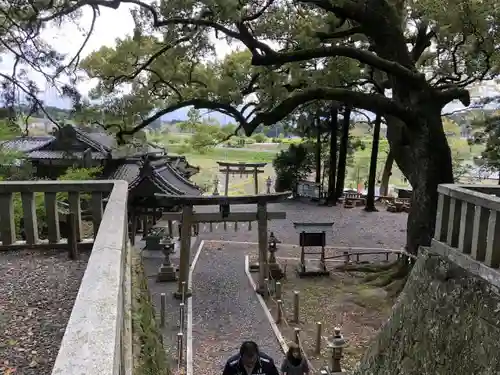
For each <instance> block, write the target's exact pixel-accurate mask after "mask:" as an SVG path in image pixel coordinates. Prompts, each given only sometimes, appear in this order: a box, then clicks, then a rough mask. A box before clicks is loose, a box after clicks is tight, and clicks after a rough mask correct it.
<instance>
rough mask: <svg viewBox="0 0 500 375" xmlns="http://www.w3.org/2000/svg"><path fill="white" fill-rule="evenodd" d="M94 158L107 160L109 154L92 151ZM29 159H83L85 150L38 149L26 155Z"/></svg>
mask: <svg viewBox="0 0 500 375" xmlns="http://www.w3.org/2000/svg"><path fill="white" fill-rule="evenodd" d="M91 155H92V159H93V160H106V159H107V156H106V155H105V154H103V153H101V152H91ZM26 157H27V158H28V159H46V160H55V159H83V152H81V151H75V152H67V151H52V150H36V151H32V152H30V153H28V155H26Z"/></svg>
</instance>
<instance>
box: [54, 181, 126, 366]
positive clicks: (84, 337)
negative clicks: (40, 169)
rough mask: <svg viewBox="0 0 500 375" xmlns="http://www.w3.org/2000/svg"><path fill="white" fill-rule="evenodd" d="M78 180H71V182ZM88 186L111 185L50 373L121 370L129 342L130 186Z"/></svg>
mask: <svg viewBox="0 0 500 375" xmlns="http://www.w3.org/2000/svg"><path fill="white" fill-rule="evenodd" d="M61 182H63V184H64V181H58V184H59V183H61ZM80 183H83V182H75V181H72V185H77V184H80ZM86 183H87V181H85V183H84V184H86ZM91 185H92V186H91V187H89V189H88V191H95V189H96V188H97V189H99V188H101V187H104V186H110V185H111V186H112V190H111V194H110V196H109V199H108V202H107V205H106V209H105V211H104V214H103V217H102V221H101V225H100V227H99V230H98V232H97V236H96V238H95V240H94V245H93V248H92V253H91V255H90V258H89V261H88V264H87V269H86V271H85V274H84V275H83V278H82V282H81V284H80V289H79V291H78V295H77V297H76V300H75V303H74V305H73V310H72V312H71V316H70V318H69V321H68V324H67V326H66V331H65V333H64V337H63V339H62V343H61V347H60V349H59V353H58V355H57V358H56V362H55V364H54V367H53V370H52V375H69V374H71V375H119V374H121V373H122V369H121V368H122V366H123V364H122V363H123V360H124V358H123V354H122V352H123V350H124V346H126V345H128V344H127V343H124V344H123V343H122V340H123V339H122V334H123V330H124V327H123V322H124V319H125V316H126V315H127V314H129V312H125V311H124V286H125V287H127V286H126V285H124V279H125V264H126V256H127V246H128V219H127V197H128V185H127V183H126V182H125V181H98V182H97V181H92V183H91ZM67 186H71V184H67ZM67 186H66V187H67ZM58 188H59V191H60V190H64V187H61V186H59V187H58ZM80 191H81V190H80Z"/></svg>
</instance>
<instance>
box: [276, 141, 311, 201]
mask: <svg viewBox="0 0 500 375" xmlns="http://www.w3.org/2000/svg"><path fill="white" fill-rule="evenodd" d="M273 167H274V170H275V171H276V182H275V186H274V188H275V190H276V191H278V192H280V191H287V190H291V191H293V192H295V190H296V187H297V182H298V181H299V180H303V179H306V178H307V177H308V176H309V175H310V174H311V173H312V171H313V169H314V154H313V152H312V149H311V146H310V145H308V144H299V145H294V144H292V145H290V147H289V148H288V149H287V150H284V151H280V153H279V154H277V155H276V157H275V158H274V160H273Z"/></svg>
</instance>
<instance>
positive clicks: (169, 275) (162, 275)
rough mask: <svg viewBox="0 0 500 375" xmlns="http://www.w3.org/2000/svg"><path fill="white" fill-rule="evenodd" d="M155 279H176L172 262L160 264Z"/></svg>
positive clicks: (164, 280) (163, 280)
mask: <svg viewBox="0 0 500 375" xmlns="http://www.w3.org/2000/svg"><path fill="white" fill-rule="evenodd" d="M157 280H158V281H161V282H166V281H176V280H177V274H176V272H175V267H174V266H173V265H172V264H170V265H161V266H160V269H159V270H158V277H157Z"/></svg>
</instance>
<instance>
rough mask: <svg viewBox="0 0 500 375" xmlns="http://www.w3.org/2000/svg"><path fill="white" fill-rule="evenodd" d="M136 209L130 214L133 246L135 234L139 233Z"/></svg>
mask: <svg viewBox="0 0 500 375" xmlns="http://www.w3.org/2000/svg"><path fill="white" fill-rule="evenodd" d="M135 215H136V214H135V211H132V214H131V215H130V216H131V218H130V221H131V228H130V243H131V244H132V246H134V245H135V235H136V233H137V222H138V220H137V217H136V216H135Z"/></svg>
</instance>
